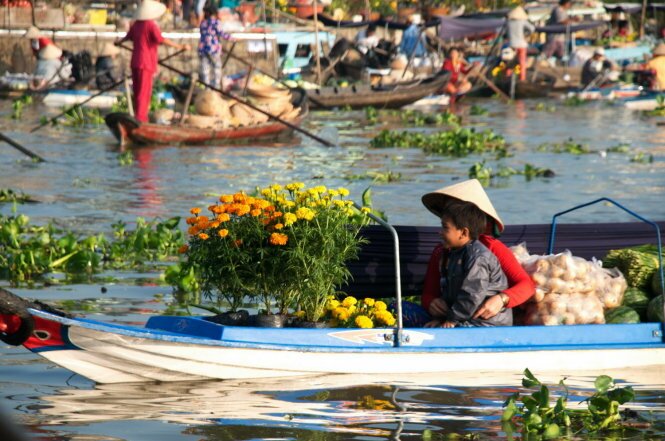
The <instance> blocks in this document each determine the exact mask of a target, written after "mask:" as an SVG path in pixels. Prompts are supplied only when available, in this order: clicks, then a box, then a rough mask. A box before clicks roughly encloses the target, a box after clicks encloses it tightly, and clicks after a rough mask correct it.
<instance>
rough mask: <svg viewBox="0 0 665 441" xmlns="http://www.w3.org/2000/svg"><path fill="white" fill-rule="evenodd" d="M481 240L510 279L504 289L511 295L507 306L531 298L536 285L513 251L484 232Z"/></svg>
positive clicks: (515, 304)
mask: <svg viewBox="0 0 665 441" xmlns="http://www.w3.org/2000/svg"><path fill="white" fill-rule="evenodd" d="M480 241H481V242H482V243H483V244H484V245H485V246H486V247H487V248H489V250H490V251H491V252H492V254H494V255H495V256H496V258H497V259H498V260H499V264H500V265H501V269H502V270H503V272H504V274H505V275H506V278H507V279H508V288H507V289H505V290H503V292H504V293H506V295H508V297H510V301H509V302H508V305H507V307H508V308H514V307H515V306H519V305H521V304H522V303H524V302H526V301H527V300H529V299H530V298H531V296H532V295H533V294H534V293H535V292H536V285H535V284H534V283H533V281H532V280H531V277H529V275H528V274H527V273H526V271H524V268H522V265H520V263H519V262H518V261H517V259H516V258H515V255H514V254H513V252H512V251H510V249H509V248H508V247H507V246H505V245H504V244H503V242H501V241H500V240H498V239H495V238H493V237H492V236H488V235H485V234H482V235H481V236H480Z"/></svg>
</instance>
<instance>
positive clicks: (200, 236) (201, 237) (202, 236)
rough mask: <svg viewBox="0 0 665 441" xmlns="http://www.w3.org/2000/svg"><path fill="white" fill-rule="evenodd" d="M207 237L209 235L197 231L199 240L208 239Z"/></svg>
mask: <svg viewBox="0 0 665 441" xmlns="http://www.w3.org/2000/svg"><path fill="white" fill-rule="evenodd" d="M209 237H210V236H208V235H207V234H205V233H199V239H201V240H208V238H209Z"/></svg>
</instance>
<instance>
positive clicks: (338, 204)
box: [333, 199, 346, 208]
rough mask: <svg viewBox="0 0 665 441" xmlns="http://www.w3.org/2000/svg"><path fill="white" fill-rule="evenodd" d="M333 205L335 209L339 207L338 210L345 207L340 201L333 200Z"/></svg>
mask: <svg viewBox="0 0 665 441" xmlns="http://www.w3.org/2000/svg"><path fill="white" fill-rule="evenodd" d="M333 204H335V206H336V207H340V208H342V207H345V206H346V204H345V203H344V201H340V200H339V199H335V200H334V201H333Z"/></svg>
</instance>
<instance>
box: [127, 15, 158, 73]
mask: <svg viewBox="0 0 665 441" xmlns="http://www.w3.org/2000/svg"><path fill="white" fill-rule="evenodd" d="M122 40H123V41H126V40H131V41H132V43H134V50H133V51H132V62H131V65H130V67H131V68H132V71H133V70H134V69H145V70H150V71H152V72H155V71H156V70H157V48H158V47H159V45H160V44H162V42H163V41H164V37H162V31H161V30H160V29H159V26H158V25H157V23H155V21H154V20H139V21H136V22H134V24H133V25H132V27H131V28H129V32H127V35H125V37H124V38H123V39H122Z"/></svg>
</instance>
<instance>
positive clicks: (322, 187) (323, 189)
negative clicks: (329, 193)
mask: <svg viewBox="0 0 665 441" xmlns="http://www.w3.org/2000/svg"><path fill="white" fill-rule="evenodd" d="M314 188H315V189H316V191H318V192H319V193H325V192H326V190H327V188H326V186H325V185H317V186H316V187H314Z"/></svg>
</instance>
